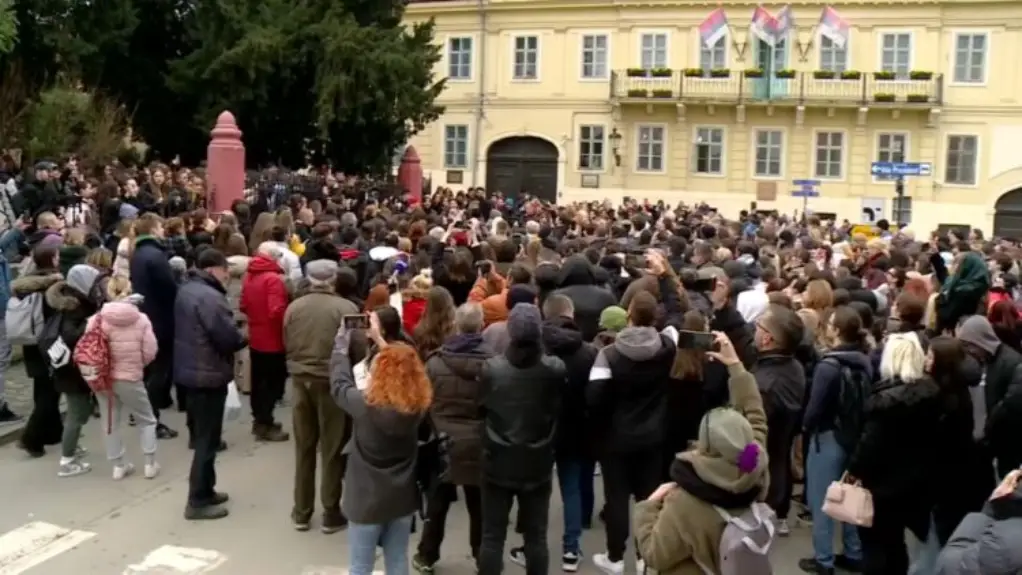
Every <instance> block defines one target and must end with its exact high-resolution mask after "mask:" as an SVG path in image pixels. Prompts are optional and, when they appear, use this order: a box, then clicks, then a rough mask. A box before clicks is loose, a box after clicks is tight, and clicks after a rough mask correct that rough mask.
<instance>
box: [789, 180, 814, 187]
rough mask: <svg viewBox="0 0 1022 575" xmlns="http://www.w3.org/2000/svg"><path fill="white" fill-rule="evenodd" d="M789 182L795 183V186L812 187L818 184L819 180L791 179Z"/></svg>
mask: <svg viewBox="0 0 1022 575" xmlns="http://www.w3.org/2000/svg"><path fill="white" fill-rule="evenodd" d="M791 183H793V184H795V185H796V186H802V187H803V188H805V187H810V188H814V187H816V186H818V185H820V180H792V182H791Z"/></svg>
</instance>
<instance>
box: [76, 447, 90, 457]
mask: <svg viewBox="0 0 1022 575" xmlns="http://www.w3.org/2000/svg"><path fill="white" fill-rule="evenodd" d="M88 454H89V450H88V449H85V448H84V447H82V446H81V445H79V446H78V447H75V456H74V457H75V459H81V458H83V457H85V456H86V455H88Z"/></svg>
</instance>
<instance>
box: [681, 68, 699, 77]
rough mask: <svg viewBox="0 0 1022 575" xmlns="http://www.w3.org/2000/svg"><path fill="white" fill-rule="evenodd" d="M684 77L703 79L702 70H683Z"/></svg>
mask: <svg viewBox="0 0 1022 575" xmlns="http://www.w3.org/2000/svg"><path fill="white" fill-rule="evenodd" d="M685 77H686V78H702V77H703V69H702V68H685Z"/></svg>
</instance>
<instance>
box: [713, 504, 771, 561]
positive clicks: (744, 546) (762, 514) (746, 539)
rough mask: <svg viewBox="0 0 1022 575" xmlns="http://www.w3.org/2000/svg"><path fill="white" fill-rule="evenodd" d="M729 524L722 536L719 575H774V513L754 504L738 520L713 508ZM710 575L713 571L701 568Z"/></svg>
mask: <svg viewBox="0 0 1022 575" xmlns="http://www.w3.org/2000/svg"><path fill="white" fill-rule="evenodd" d="M714 509H716V510H717V513H718V514H720V516H721V517H722V518H723V519H724V521H726V522H727V523H726V524H725V525H724V532H723V533H722V534H721V536H720V547H719V548H718V550H719V553H720V571H719V574H720V575H772V574H773V572H774V570H773V567H771V566H770V546H771V545H772V544H773V542H774V520H775V519H776V517H775V516H774V512H773V511H772V510H771V509H770V507H769V506H768V505H766V504H765V503H753V504H752V506H750V507H749V508H748V509H746V510H745V511H744V512H742V514H741V515H739V516H734V515H731V514H730V513H728V512H727V511H725V510H724V509H721V508H720V507H716V506H714ZM701 567H702V569H703V571H705V572H706V573H707V574H712V573H713V571H711V570H709V569H707V568H706V567H705V566H701Z"/></svg>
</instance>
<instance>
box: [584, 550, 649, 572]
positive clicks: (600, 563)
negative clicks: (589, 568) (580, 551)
mask: <svg viewBox="0 0 1022 575" xmlns="http://www.w3.org/2000/svg"><path fill="white" fill-rule="evenodd" d="M593 564H594V565H596V568H597V569H599V570H600V571H603V572H604V573H606V574H607V575H621V574H622V573H624V572H625V562H624V561H611V560H610V556H609V555H608V554H606V553H597V554H596V555H593ZM639 575H642V572H641V571H640V572H639Z"/></svg>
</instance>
